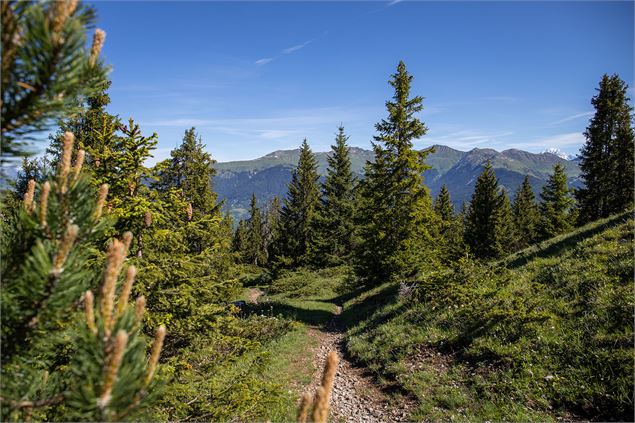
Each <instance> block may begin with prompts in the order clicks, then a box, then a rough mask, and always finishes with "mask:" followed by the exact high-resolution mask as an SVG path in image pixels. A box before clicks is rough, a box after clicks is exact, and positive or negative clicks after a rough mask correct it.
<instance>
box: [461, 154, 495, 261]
mask: <svg viewBox="0 0 635 423" xmlns="http://www.w3.org/2000/svg"><path fill="white" fill-rule="evenodd" d="M500 200H501V199H500V197H499V194H498V180H497V179H496V175H494V170H493V169H492V165H491V164H490V163H489V161H488V162H487V163H486V164H485V166H484V168H483V172H482V173H481V174H480V175H479V177H478V179H477V180H476V185H475V186H474V194H472V201H471V202H470V206H469V209H468V212H467V216H466V223H465V243H466V244H467V245H468V246H469V248H470V252H471V253H472V254H473V255H474V257H477V258H484V259H487V258H493V257H496V256H497V254H498V252H499V250H498V247H497V238H496V224H497V214H498V211H499V207H500Z"/></svg>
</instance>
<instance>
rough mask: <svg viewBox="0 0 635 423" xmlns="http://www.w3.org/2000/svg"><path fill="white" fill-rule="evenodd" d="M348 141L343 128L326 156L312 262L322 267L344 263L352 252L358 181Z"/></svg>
mask: <svg viewBox="0 0 635 423" xmlns="http://www.w3.org/2000/svg"><path fill="white" fill-rule="evenodd" d="M347 141H348V136H346V134H345V132H344V127H342V126H340V127H339V128H338V133H337V136H336V138H335V145H332V146H331V154H330V155H329V156H328V157H327V161H328V169H327V174H326V179H325V181H324V184H323V185H322V198H321V201H320V206H319V207H318V213H317V214H316V219H315V236H314V237H313V240H312V242H311V244H310V253H309V254H310V256H311V258H310V260H311V262H312V263H313V264H316V265H320V266H333V265H338V264H342V263H344V262H345V261H347V259H348V257H350V255H351V253H352V248H353V230H354V223H353V215H354V211H355V192H354V185H355V180H354V178H353V172H352V170H351V160H350V157H349V149H348V146H347V144H346V142H347Z"/></svg>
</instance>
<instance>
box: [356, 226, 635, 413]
mask: <svg viewBox="0 0 635 423" xmlns="http://www.w3.org/2000/svg"><path fill="white" fill-rule="evenodd" d="M633 229H634V228H633V220H632V218H630V217H629V216H621V217H619V218H618V219H612V220H611V221H610V222H598V223H594V224H591V225H588V226H587V227H584V228H581V229H580V230H579V232H580V234H581V237H577V236H576V234H575V233H574V234H568V235H563V236H561V237H558V238H555V239H554V240H553V242H554V243H558V244H561V243H563V242H565V244H563V245H560V246H559V248H548V247H545V248H543V249H541V251H542V254H540V255H532V256H530V257H528V260H527V261H522V262H519V261H518V260H511V261H505V262H503V264H505V263H506V264H507V266H509V268H508V269H506V268H504V267H502V266H487V265H482V264H479V263H477V262H473V261H469V260H462V261H461V262H459V263H458V265H457V266H455V267H454V268H452V269H448V270H440V271H437V272H433V273H431V274H430V275H429V276H428V277H427V278H426V279H425V280H424V281H423V283H422V284H420V286H419V289H418V292H417V295H416V296H415V297H397V296H394V297H392V299H391V300H390V301H389V302H388V303H387V304H386V302H384V303H379V304H378V306H376V307H375V308H374V312H372V313H367V316H368V317H367V318H365V319H364V320H363V321H361V322H360V323H358V324H357V325H356V326H355V327H353V328H352V329H350V330H349V332H348V338H347V346H348V350H349V352H350V353H351V354H352V355H353V357H354V358H356V359H358V360H360V361H361V362H362V363H363V364H365V365H366V366H368V367H369V368H370V369H373V370H374V371H376V372H377V373H378V375H379V376H381V378H382V379H384V380H388V381H389V383H397V384H398V385H399V386H401V387H403V388H405V389H406V390H407V391H408V392H410V393H411V394H413V395H414V396H415V397H416V398H417V401H418V404H419V408H418V410H417V411H416V412H415V413H414V415H413V416H412V418H413V419H415V420H434V419H440V420H447V419H451V416H452V415H453V416H454V418H455V419H456V418H460V419H462V420H479V421H481V420H491V421H493V420H519V419H520V420H541V421H545V420H552V419H554V420H555V419H558V418H563V417H566V418H570V419H571V418H572V419H575V420H585V419H591V420H628V419H630V418H631V417H632V414H633V385H632V373H633V370H634V367H633V343H632V337H633V327H632V319H633V306H634V302H633V297H632V295H631V293H632V277H633V271H632V269H633V256H632V248H633ZM564 237H569V238H568V239H569V241H567V240H566V239H564ZM532 248H534V247H530V250H531V249H532ZM382 289H383V291H382V292H384V291H385V287H384V288H382ZM381 296H382V298H390V296H387V295H386V294H385V293H384V294H382V295H381ZM362 297H363V296H360V297H359V298H362ZM359 298H357V299H355V300H351V301H350V302H348V303H346V304H345V305H344V308H345V311H346V309H347V308H348V307H356V306H358V302H359V301H360V299H359ZM367 298H371V297H367ZM362 301H363V300H362Z"/></svg>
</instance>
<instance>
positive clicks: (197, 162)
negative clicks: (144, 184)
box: [156, 128, 218, 215]
mask: <svg viewBox="0 0 635 423" xmlns="http://www.w3.org/2000/svg"><path fill="white" fill-rule="evenodd" d="M170 155H171V158H170V159H168V160H166V161H165V162H163V163H162V164H161V165H160V166H159V169H162V170H161V171H160V180H159V182H158V184H157V185H156V186H157V187H158V188H159V189H165V187H174V188H178V189H180V190H181V191H182V192H183V194H184V199H185V200H186V201H188V202H189V203H191V204H192V209H193V212H194V214H197V213H202V214H208V215H209V214H216V213H218V210H217V209H218V207H217V204H216V194H215V193H214V191H213V187H212V178H213V177H214V175H216V171H215V169H214V163H216V161H215V160H213V159H212V157H211V155H210V154H209V153H207V152H206V151H205V145H204V144H203V142H202V140H201V137H200V136H198V134H197V133H196V129H195V128H190V129H188V130H187V131H185V135H184V136H183V142H182V143H181V145H180V146H179V147H178V148H176V149H174V150H172V151H171V152H170Z"/></svg>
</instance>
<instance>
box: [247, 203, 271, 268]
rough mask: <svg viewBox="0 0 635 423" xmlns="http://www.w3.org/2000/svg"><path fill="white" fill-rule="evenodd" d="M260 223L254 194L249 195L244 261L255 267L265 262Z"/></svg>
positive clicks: (259, 214) (259, 212) (261, 223)
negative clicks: (249, 203) (249, 204)
mask: <svg viewBox="0 0 635 423" xmlns="http://www.w3.org/2000/svg"><path fill="white" fill-rule="evenodd" d="M262 221H263V218H262V212H261V211H260V209H259V208H258V202H257V200H256V194H255V193H254V194H252V195H251V206H250V211H249V220H248V221H247V251H246V253H247V254H246V255H247V256H246V261H247V262H248V263H250V264H255V265H256V266H263V265H264V264H265V263H266V261H267V254H266V249H265V243H264V233H263V231H264V228H263V222H262Z"/></svg>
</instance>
